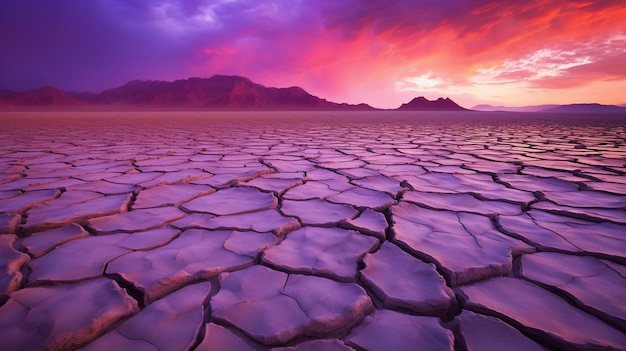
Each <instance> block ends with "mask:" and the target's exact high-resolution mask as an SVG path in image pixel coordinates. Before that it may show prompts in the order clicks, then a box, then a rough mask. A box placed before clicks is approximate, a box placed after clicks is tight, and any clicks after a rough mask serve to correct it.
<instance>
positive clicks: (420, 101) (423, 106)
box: [397, 96, 467, 111]
mask: <svg viewBox="0 0 626 351" xmlns="http://www.w3.org/2000/svg"><path fill="white" fill-rule="evenodd" d="M397 110H400V111H467V109H466V108H463V107H461V106H459V105H458V104H457V103H456V102H454V101H452V99H450V98H448V97H446V98H442V97H440V98H438V99H437V100H432V101H431V100H428V99H426V98H425V97H423V96H419V97H416V98H414V99H413V100H411V101H409V102H408V103H406V104H402V106H400V107H398V108H397Z"/></svg>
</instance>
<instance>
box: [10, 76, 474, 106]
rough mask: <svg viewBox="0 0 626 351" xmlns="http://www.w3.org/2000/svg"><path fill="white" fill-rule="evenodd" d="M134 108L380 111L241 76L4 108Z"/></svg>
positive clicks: (53, 91) (37, 93)
mask: <svg viewBox="0 0 626 351" xmlns="http://www.w3.org/2000/svg"><path fill="white" fill-rule="evenodd" d="M77 105H80V106H90V105H94V106H121V107H124V106H128V107H145V108H198V109H276V110H355V111H368V110H376V109H375V108H373V107H371V106H370V105H368V104H365V103H361V104H357V105H353V104H347V103H336V102H331V101H328V100H326V99H323V98H319V97H317V96H314V95H311V94H309V93H308V92H307V91H305V90H304V89H302V88H300V87H288V88H274V87H266V86H264V85H261V84H258V83H255V82H253V81H251V80H250V79H248V78H245V77H241V76H227V75H214V76H212V77H210V78H189V79H180V80H175V81H173V82H167V81H160V80H133V81H130V82H128V83H126V84H124V85H122V86H119V87H116V88H112V89H107V90H104V91H102V92H101V93H88V92H69V93H66V92H63V91H61V90H59V89H57V88H52V87H46V88H42V89H38V90H33V91H27V92H13V91H10V90H5V89H3V90H0V106H35V107H38V106H52V107H54V106H60V107H66V106H77ZM398 110H407V111H435V110H440V111H444V110H445V111H451V110H465V109H464V108H462V107H460V106H459V105H457V104H456V103H455V102H454V101H452V100H450V99H448V98H446V99H443V98H440V99H437V100H436V101H429V100H426V99H425V98H423V97H419V98H415V99H413V100H412V101H411V102H409V103H408V104H403V105H402V106H401V107H400V108H398Z"/></svg>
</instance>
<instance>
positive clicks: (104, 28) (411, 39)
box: [0, 0, 626, 108]
mask: <svg viewBox="0 0 626 351" xmlns="http://www.w3.org/2000/svg"><path fill="white" fill-rule="evenodd" d="M624 18H626V4H624V2H623V1H622V0H602V1H585V0H574V1H567V2H563V1H550V0H537V1H530V2H519V1H494V0H486V1H454V2H439V1H434V0H410V1H399V0H398V1H382V0H370V1H365V0H360V1H357V0H346V1H331V0H322V1H286V0H272V1H250V0H215V1H183V0H155V1H136V0H87V1H80V2H77V1H70V0H59V1H54V2H43V1H34V0H24V1H4V2H3V3H2V4H0V48H1V50H0V51H1V53H0V88H2V89H11V90H18V91H19V90H29V89H35V88H39V87H41V86H45V85H52V86H56V87H59V88H60V89H63V90H67V91H91V92H99V91H101V90H103V89H106V88H111V87H115V86H119V85H122V84H124V83H126V82H127V81H130V80H133V79H155V80H175V79H184V78H188V77H210V76H212V75H213V74H233V75H242V76H246V77H248V78H250V79H252V80H253V81H255V82H258V83H261V84H264V85H267V86H277V87H287V86H300V87H302V88H304V89H305V90H307V91H308V92H310V93H311V94H313V95H316V96H319V97H323V98H326V99H328V100H331V101H337V102H348V103H361V102H366V103H369V104H371V105H372V106H375V107H384V108H387V107H394V108H395V107H397V106H399V105H400V104H401V103H403V102H407V101H408V100H410V99H411V98H413V97H415V96H426V97H427V98H436V97H440V96H449V97H451V98H453V99H454V100H455V101H457V102H459V103H460V104H461V105H464V106H467V107H471V106H473V105H476V104H479V103H490V104H494V105H535V104H547V103H561V104H565V103H578V102H598V103H604V104H618V105H621V104H625V103H626V97H624V91H626V24H625V21H624Z"/></svg>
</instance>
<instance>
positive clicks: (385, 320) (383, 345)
mask: <svg viewBox="0 0 626 351" xmlns="http://www.w3.org/2000/svg"><path fill="white" fill-rule="evenodd" d="M348 344H349V345H356V346H358V347H360V348H362V349H365V350H372V351H378V350H380V351H382V350H406V351H409V350H415V347H416V346H418V345H419V348H420V350H428V351H430V350H432V351H435V350H437V351H439V350H441V351H443V350H454V336H453V334H452V332H451V331H449V330H447V329H444V328H443V327H442V326H441V325H440V324H439V322H438V321H437V319H436V318H433V317H421V316H410V315H406V314H402V313H398V312H394V311H389V310H380V311H376V312H375V313H374V314H373V315H372V316H369V317H368V318H367V320H366V321H365V323H364V324H363V325H362V326H361V327H360V328H357V329H356V330H354V331H353V332H352V334H351V335H350V336H349V337H348Z"/></svg>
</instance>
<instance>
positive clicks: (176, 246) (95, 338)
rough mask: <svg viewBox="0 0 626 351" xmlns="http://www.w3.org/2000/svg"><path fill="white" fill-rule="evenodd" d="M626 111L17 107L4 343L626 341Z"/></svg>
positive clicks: (1, 207) (0, 241)
mask: <svg viewBox="0 0 626 351" xmlns="http://www.w3.org/2000/svg"><path fill="white" fill-rule="evenodd" d="M625 210H626V116H619V115H573V116H572V115H556V114H539V113H537V114H524V113H496V112H494V113H481V112H398V111H393V112H392V111H389V112H384V111H383V112H381V111H378V112H332V111H326V112H286V111H282V112H272V111H263V112H259V111H255V112H251V111H248V112H202V111H182V112H177V111H166V112H163V111H141V112H137V111H135V112H122V111H100V112H80V111H73V112H59V111H52V112H2V113H0V233H1V234H0V268H1V269H0V340H1V344H2V346H1V347H0V348H2V349H4V350H73V349H80V350H134V351H140V350H154V351H156V350H160V351H168V350H458V351H464V350H467V351H484V350H505V349H506V350H525V351H527V350H626V298H625V297H626V211H625Z"/></svg>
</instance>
